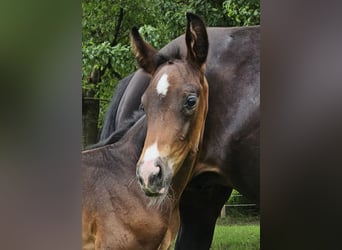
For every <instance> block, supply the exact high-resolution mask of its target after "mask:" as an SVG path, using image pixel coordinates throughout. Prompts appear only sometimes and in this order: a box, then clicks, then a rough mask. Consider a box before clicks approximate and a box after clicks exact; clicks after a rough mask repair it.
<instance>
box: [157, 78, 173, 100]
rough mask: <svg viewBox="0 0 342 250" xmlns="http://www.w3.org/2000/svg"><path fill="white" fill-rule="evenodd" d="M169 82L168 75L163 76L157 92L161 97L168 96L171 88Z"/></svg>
mask: <svg viewBox="0 0 342 250" xmlns="http://www.w3.org/2000/svg"><path fill="white" fill-rule="evenodd" d="M169 85H170V84H169V81H168V80H167V74H163V75H162V76H161V77H160V79H159V81H158V84H157V88H156V89H157V92H158V94H160V95H164V96H165V95H166V93H167V89H168V88H169Z"/></svg>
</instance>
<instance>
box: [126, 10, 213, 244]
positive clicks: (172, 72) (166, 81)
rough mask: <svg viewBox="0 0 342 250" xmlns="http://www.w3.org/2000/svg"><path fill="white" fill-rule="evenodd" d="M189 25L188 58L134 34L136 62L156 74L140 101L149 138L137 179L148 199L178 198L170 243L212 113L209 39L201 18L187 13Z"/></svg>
mask: <svg viewBox="0 0 342 250" xmlns="http://www.w3.org/2000/svg"><path fill="white" fill-rule="evenodd" d="M187 21H188V23H187V29H186V33H185V41H186V48H187V55H186V58H185V59H183V60H180V59H170V58H167V57H166V56H164V55H163V54H161V53H159V52H158V51H157V50H155V49H154V48H153V47H152V46H151V45H149V44H147V43H146V42H145V41H144V40H143V39H142V38H141V36H140V34H139V33H138V31H137V29H133V31H132V34H131V42H132V46H133V49H134V52H135V56H136V59H137V61H138V63H139V65H140V67H141V68H143V70H145V72H147V73H148V74H150V75H151V81H150V84H149V86H148V88H147V89H146V91H145V93H144V95H143V96H142V99H141V103H142V107H143V109H144V110H145V113H146V116H147V134H146V139H145V143H144V147H143V150H142V153H141V156H140V158H139V161H138V164H137V178H138V181H139V183H140V186H141V188H142V190H143V191H144V192H145V194H146V195H147V196H157V197H160V199H163V197H166V196H169V197H171V198H172V199H173V202H172V208H171V211H170V219H169V221H170V223H169V228H168V231H167V234H166V236H165V238H164V242H165V245H169V244H170V242H171V241H172V239H174V238H175V236H176V233H177V231H178V228H179V200H180V197H181V194H182V192H183V190H184V188H185V186H186V184H187V183H188V181H189V180H190V178H191V175H192V170H193V167H194V165H195V163H196V161H197V157H198V153H199V149H200V145H201V142H202V137H203V131H204V124H205V119H206V115H207V110H208V83H207V80H206V78H205V75H204V72H205V62H206V58H207V54H208V46H209V44H208V35H207V31H206V27H205V25H204V23H203V21H202V20H201V19H200V18H199V17H198V16H196V15H194V14H191V13H187ZM170 187H171V188H170Z"/></svg>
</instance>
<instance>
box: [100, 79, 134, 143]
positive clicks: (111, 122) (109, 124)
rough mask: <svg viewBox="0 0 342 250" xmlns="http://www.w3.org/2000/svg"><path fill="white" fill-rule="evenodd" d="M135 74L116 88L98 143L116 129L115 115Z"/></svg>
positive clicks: (123, 80) (120, 82)
mask: <svg viewBox="0 0 342 250" xmlns="http://www.w3.org/2000/svg"><path fill="white" fill-rule="evenodd" d="M133 76H134V73H132V74H130V75H129V76H127V77H125V78H124V79H122V80H121V81H119V83H118V85H117V87H116V90H115V94H114V95H113V97H112V100H111V102H110V104H109V108H108V111H107V112H106V116H105V119H104V121H103V128H102V130H101V135H100V141H99V142H98V143H100V142H101V141H103V140H106V139H107V138H108V137H110V136H111V135H112V131H115V130H116V128H115V117H116V113H117V109H118V106H119V103H120V101H121V98H122V96H123V94H124V92H125V90H126V88H127V86H128V83H129V82H130V81H131V79H132V77H133ZM95 145H96V144H95Z"/></svg>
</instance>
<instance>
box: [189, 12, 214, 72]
mask: <svg viewBox="0 0 342 250" xmlns="http://www.w3.org/2000/svg"><path fill="white" fill-rule="evenodd" d="M186 17H187V20H188V24H187V28H186V33H185V41H186V46H187V49H188V54H187V60H188V61H189V62H191V63H193V64H195V65H197V66H198V67H199V68H200V69H202V70H204V67H203V66H204V64H205V61H206V59H207V55H208V48H209V42H208V34H207V29H206V27H205V24H204V22H203V21H202V19H201V18H200V17H199V16H197V15H195V14H192V13H189V12H188V13H186Z"/></svg>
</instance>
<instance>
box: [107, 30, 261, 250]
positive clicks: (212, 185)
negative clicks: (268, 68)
mask: <svg viewBox="0 0 342 250" xmlns="http://www.w3.org/2000/svg"><path fill="white" fill-rule="evenodd" d="M207 33H208V39H209V54H208V57H207V63H206V71H205V76H206V79H207V81H208V84H209V89H210V91H209V110H208V115H207V119H206V123H205V130H204V135H203V144H202V147H201V151H200V154H199V158H198V162H197V164H196V165H195V167H194V168H193V169H192V171H191V180H190V181H189V183H188V184H187V186H186V188H185V190H184V191H183V193H182V196H181V200H180V223H181V224H180V228H179V232H178V236H177V241H176V249H209V247H210V245H211V241H212V236H213V232H214V227H215V222H216V219H217V217H218V215H219V213H220V210H221V208H222V206H223V204H224V202H225V201H226V200H227V199H228V198H229V196H230V194H231V191H232V189H233V188H234V189H237V190H238V191H239V192H240V193H242V194H243V195H245V196H247V197H249V198H250V199H251V200H254V201H255V202H257V203H258V202H259V125H260V119H259V116H260V115H259V106H260V78H259V76H260V61H259V59H260V54H259V42H260V32H259V27H257V26H255V27H239V28H207ZM184 40H185V39H184V36H181V37H179V38H177V39H175V40H173V41H172V42H170V43H169V44H168V45H166V46H165V47H164V48H163V49H161V50H160V51H159V55H162V56H164V57H168V58H176V59H179V58H184V57H186V55H187V50H186V43H185V42H184ZM150 80H151V77H150V75H149V74H146V73H145V72H144V71H142V70H138V71H137V72H135V73H134V76H133V77H132V78H131V79H130V82H129V84H128V85H127V87H126V88H125V90H124V91H122V95H120V101H119V102H118V103H117V105H115V106H114V105H113V106H111V107H110V108H109V111H108V112H107V114H108V115H107V117H109V115H110V114H113V113H114V111H115V112H116V113H115V114H116V115H115V117H112V119H106V120H105V122H104V124H111V125H112V126H107V128H108V127H111V128H112V129H119V128H120V127H121V124H123V123H124V121H125V120H126V119H127V118H128V117H130V116H131V114H132V113H133V112H134V111H135V110H137V109H139V107H140V105H141V103H140V100H141V96H142V95H143V94H144V92H145V89H146V88H147V87H148V86H149V84H150ZM112 132H113V130H110V129H105V130H103V131H102V135H101V138H102V139H103V138H107V137H108V136H109V135H110V134H111V133H112ZM167 132H168V131H165V133H167ZM138 174H139V173H138ZM139 178H140V177H139Z"/></svg>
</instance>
